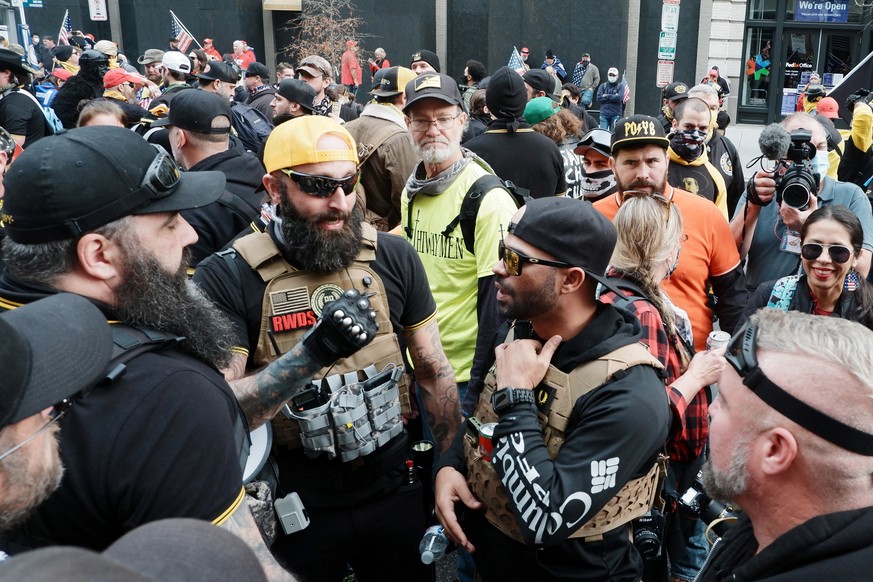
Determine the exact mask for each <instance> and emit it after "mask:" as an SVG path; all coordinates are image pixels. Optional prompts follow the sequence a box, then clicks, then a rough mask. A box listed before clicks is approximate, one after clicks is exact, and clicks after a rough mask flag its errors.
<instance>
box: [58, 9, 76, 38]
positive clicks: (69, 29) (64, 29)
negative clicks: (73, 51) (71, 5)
mask: <svg viewBox="0 0 873 582" xmlns="http://www.w3.org/2000/svg"><path fill="white" fill-rule="evenodd" d="M72 33H73V23H72V22H70V11H69V10H67V11H66V12H65V13H64V22H63V24H61V30H60V32H58V44H70V36H71V35H72Z"/></svg>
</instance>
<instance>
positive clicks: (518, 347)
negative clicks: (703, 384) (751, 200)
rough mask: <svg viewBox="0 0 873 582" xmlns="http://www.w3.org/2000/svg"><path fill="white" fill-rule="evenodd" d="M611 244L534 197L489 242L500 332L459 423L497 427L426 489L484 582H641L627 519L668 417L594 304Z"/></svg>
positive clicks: (630, 323) (659, 390)
mask: <svg viewBox="0 0 873 582" xmlns="http://www.w3.org/2000/svg"><path fill="white" fill-rule="evenodd" d="M615 242H616V232H615V227H614V226H613V225H612V224H611V223H610V222H609V220H607V219H606V218H605V217H604V216H602V215H601V214H599V213H598V212H597V211H595V210H594V208H593V207H592V206H591V204H590V203H588V202H585V201H581V200H574V199H570V198H540V199H536V200H531V201H529V202H528V203H527V204H526V205H525V206H524V207H522V208H521V209H519V210H518V212H516V214H515V215H514V216H513V217H512V221H511V222H510V224H509V228H508V230H507V233H506V237H505V238H504V239H503V240H501V241H500V243H499V249H500V250H499V254H500V260H499V261H498V262H497V263H496V264H495V265H494V268H493V272H494V275H495V287H496V289H497V294H496V296H497V302H498V304H499V306H500V311H501V313H502V314H503V315H504V316H505V317H506V319H507V320H509V321H511V322H512V327H511V328H509V329H508V332H509V335H508V336H507V337H506V338H505V340H503V343H501V344H500V345H499V346H498V347H497V349H496V363H495V366H494V368H493V369H492V372H489V374H488V377H487V379H486V385H485V389H484V391H483V392H482V395H481V397H480V399H479V401H478V403H477V406H476V409H475V413H474V416H473V418H471V422H470V423H469V424H470V426H473V425H477V424H478V423H482V426H483V428H484V426H485V424H486V423H492V422H494V423H496V426H494V425H491V426H492V428H493V432H492V433H491V434H490V435H487V436H486V433H485V432H484V431H482V432H481V433H480V434H479V435H472V434H471V433H470V432H469V431H468V430H467V427H465V428H464V432H465V433H466V434H460V435H458V438H456V439H455V441H454V443H453V445H452V448H451V449H450V450H449V451H448V452H447V453H446V454H445V455H444V457H443V460H442V462H441V468H440V469H439V472H438V473H437V476H436V511H437V517H438V518H439V519H440V521H441V523H442V524H443V526H444V527H445V528H446V530H447V533H448V535H449V537H451V538H452V539H453V540H454V541H455V542H457V543H458V545H459V546H461V547H463V548H465V549H467V550H468V551H470V552H471V553H472V555H473V559H474V560H475V562H476V567H477V574H478V576H479V577H481V579H482V580H486V581H490V580H577V581H579V580H585V581H587V580H590V581H601V580H638V579H639V578H640V576H641V575H642V570H643V563H642V559H641V557H640V554H639V552H638V551H637V550H636V549H635V548H634V547H633V544H632V543H631V541H630V537H631V536H630V534H631V524H630V521H631V520H632V519H634V511H632V510H631V508H632V507H633V508H636V509H638V510H640V511H641V512H645V511H647V510H648V508H649V507H650V506H651V500H650V499H648V498H645V499H644V497H645V495H641V494H640V491H642V490H646V488H647V487H654V486H655V482H656V480H657V477H656V475H657V472H658V467H659V465H658V464H657V463H656V459H657V458H658V452H659V450H661V448H662V447H663V445H664V441H665V440H666V438H667V428H668V426H669V424H670V413H669V409H668V403H667V396H666V392H665V391H664V382H663V380H662V379H661V378H660V376H659V373H658V371H657V369H659V368H661V365H660V363H658V362H657V361H656V360H655V359H654V358H653V357H652V356H651V355H649V353H648V351H647V350H646V349H645V348H641V346H640V344H639V343H638V342H639V340H640V337H641V331H640V326H639V322H637V320H636V318H635V317H634V316H633V315H630V314H629V313H627V312H625V311H622V310H618V309H616V308H614V307H612V306H611V305H606V304H603V303H600V302H599V301H597V299H596V290H597V285H598V282H603V281H604V280H605V277H604V273H605V271H606V268H607V265H608V263H609V257H610V256H611V255H612V251H613V248H614V246H615ZM504 329H506V328H504ZM607 362H609V364H607ZM601 366H602V368H601ZM607 367H610V369H609V371H608V372H607V371H606V369H607ZM594 370H599V371H597V372H595V371H594ZM539 418H543V419H547V420H546V421H545V422H540V420H539ZM643 418H644V419H645V421H644V422H641V421H640V419H643ZM475 421H478V422H475ZM544 425H545V426H544ZM483 437H484V438H485V439H486V441H485V442H486V444H487V447H481V448H480V447H479V445H480V443H482V442H483ZM489 449H490V453H489V452H488V450H489ZM483 451H485V452H484V454H483ZM644 483H648V484H649V485H643V484H644ZM648 490H649V491H651V489H648ZM619 492H622V495H618V493H619ZM474 494H475V495H474ZM621 499H624V501H620V500H621ZM458 503H461V504H463V506H466V509H467V510H466V512H465V518H464V519H463V521H461V522H460V523H459V521H458V515H457V513H456V504H458ZM482 510H484V511H482ZM605 516H609V517H608V518H607V519H604V517H605Z"/></svg>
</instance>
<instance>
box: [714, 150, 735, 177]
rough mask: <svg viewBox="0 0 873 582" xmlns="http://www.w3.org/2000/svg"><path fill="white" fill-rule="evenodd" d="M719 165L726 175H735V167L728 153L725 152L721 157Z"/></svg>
mask: <svg viewBox="0 0 873 582" xmlns="http://www.w3.org/2000/svg"><path fill="white" fill-rule="evenodd" d="M718 165H719V166H721V171H722V172H724V173H725V174H733V173H734V165H733V164H732V163H731V157H730V156H729V155H728V153H727V152H724V153H723V154H722V155H721V158H719V160H718Z"/></svg>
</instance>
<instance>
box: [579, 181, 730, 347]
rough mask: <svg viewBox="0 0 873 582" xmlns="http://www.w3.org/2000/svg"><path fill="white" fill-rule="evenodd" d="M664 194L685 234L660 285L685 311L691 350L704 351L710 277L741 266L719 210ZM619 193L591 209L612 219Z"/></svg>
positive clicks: (673, 192) (681, 194) (693, 198)
mask: <svg viewBox="0 0 873 582" xmlns="http://www.w3.org/2000/svg"><path fill="white" fill-rule="evenodd" d="M666 190H667V191H666V192H665V195H666V196H667V197H668V198H669V197H672V200H673V203H674V204H675V205H676V207H677V208H678V209H679V211H680V212H681V213H682V221H683V224H684V225H685V235H686V236H687V237H688V239H687V240H686V241H685V242H683V243H682V251H681V252H680V253H679V267H678V268H677V269H676V271H675V272H674V273H673V274H672V275H670V277H668V278H667V279H666V280H664V282H663V283H662V284H661V287H662V288H663V289H664V291H666V292H667V295H669V296H670V299H671V300H672V301H673V303H675V304H676V305H678V306H679V307H681V308H682V309H684V310H685V311H687V312H688V318H689V319H690V320H691V328H692V329H693V331H694V347H695V349H697V351H702V350H705V349H706V337H707V336H708V335H709V332H711V331H712V310H711V309H710V308H709V305H708V300H707V289H708V287H709V279H710V277H718V276H719V275H724V274H725V273H728V272H730V271H732V270H733V269H735V268H736V267H737V266H738V265H739V264H740V255H739V253H738V252H737V245H736V243H735V242H734V237H733V235H732V234H731V230H730V227H729V226H728V223H727V221H726V220H725V219H724V216H722V214H721V212H719V211H718V208H716V207H715V205H714V204H713V203H712V202H710V201H709V200H706V199H704V198H701V197H700V196H697V195H695V194H691V193H690V192H686V191H685V190H680V189H679V188H673V187H671V186H670V185H668V186H667V188H666ZM619 200H620V194H618V193H616V194H614V195H612V196H607V197H606V198H604V199H603V200H598V201H597V202H595V203H594V208H596V209H597V210H599V211H600V212H601V214H603V215H604V216H606V217H607V218H609V219H610V220H612V219H613V218H615V214H616V212H618V207H619Z"/></svg>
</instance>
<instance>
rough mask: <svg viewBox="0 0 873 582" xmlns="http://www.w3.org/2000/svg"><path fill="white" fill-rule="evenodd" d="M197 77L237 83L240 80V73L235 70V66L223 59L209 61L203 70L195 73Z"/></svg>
mask: <svg viewBox="0 0 873 582" xmlns="http://www.w3.org/2000/svg"><path fill="white" fill-rule="evenodd" d="M195 77H197V78H198V79H205V80H207V81H223V82H225V83H236V82H237V81H239V75H237V73H236V71H234V70H233V67H231V66H230V65H229V64H227V63H225V62H223V61H209V62H208V63H207V64H206V66H205V67H203V72H202V73H199V74H197V75H195Z"/></svg>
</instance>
